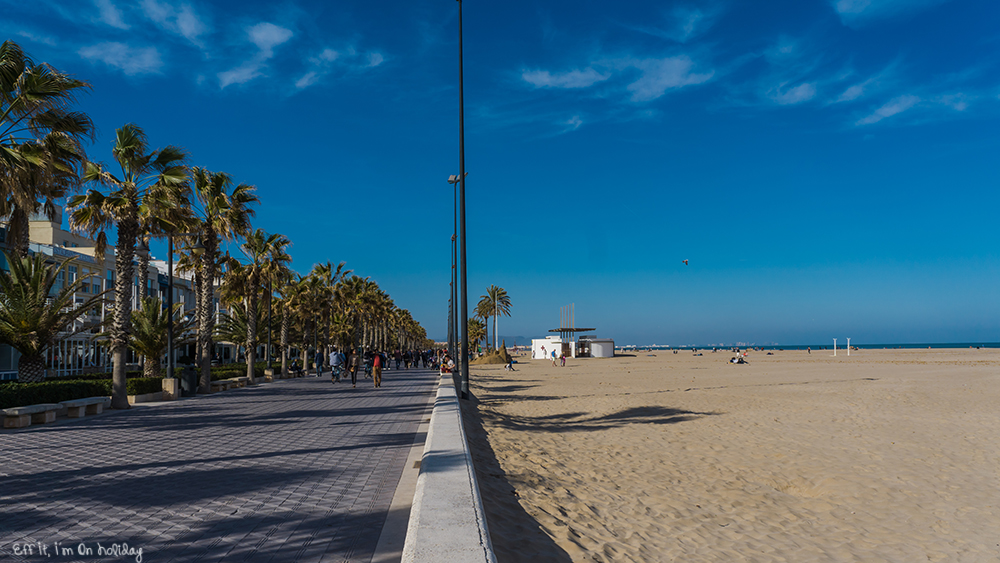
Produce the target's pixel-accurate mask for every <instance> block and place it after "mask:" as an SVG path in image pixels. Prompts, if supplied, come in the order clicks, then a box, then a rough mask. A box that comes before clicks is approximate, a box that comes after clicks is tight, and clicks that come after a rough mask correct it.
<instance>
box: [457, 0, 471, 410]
mask: <svg viewBox="0 0 1000 563" xmlns="http://www.w3.org/2000/svg"><path fill="white" fill-rule="evenodd" d="M462 72H463V69H462V0H458V178H459V182H460V184H461V187H460V188H459V190H458V192H459V199H458V207H459V213H460V216H459V225H460V234H459V237H460V238H461V245H462V259H461V268H462V297H461V300H462V301H461V303H462V315H461V317H460V318H459V322H461V323H462V325H461V329H462V333H461V334H462V358H461V366H462V398H463V399H466V400H468V398H469V291H468V272H467V270H466V261H465V258H466V238H465V91H464V82H463V76H462Z"/></svg>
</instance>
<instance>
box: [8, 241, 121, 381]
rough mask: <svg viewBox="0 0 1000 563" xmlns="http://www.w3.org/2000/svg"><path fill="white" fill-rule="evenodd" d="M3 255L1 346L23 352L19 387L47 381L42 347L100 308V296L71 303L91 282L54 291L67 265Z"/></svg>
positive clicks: (36, 257) (41, 256)
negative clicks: (4, 267)
mask: <svg viewBox="0 0 1000 563" xmlns="http://www.w3.org/2000/svg"><path fill="white" fill-rule="evenodd" d="M4 255H5V256H6V258H7V263H8V267H9V268H10V272H9V273H8V272H5V271H3V270H0V342H2V343H4V344H9V345H10V346H11V347H12V348H14V349H15V350H17V351H18V352H20V353H21V359H20V361H19V362H18V366H17V378H18V380H19V381H20V382H22V383H31V382H36V381H41V380H42V379H44V378H45V375H44V374H45V357H44V355H43V352H44V350H45V348H47V347H49V346H51V345H52V344H53V343H54V342H55V341H56V337H57V335H59V333H61V332H65V331H66V330H67V329H68V328H70V327H72V326H73V325H74V324H75V323H76V321H77V320H78V319H80V317H82V316H84V315H86V314H87V313H88V312H89V311H91V310H92V309H94V308H95V307H96V306H99V305H100V304H101V302H102V301H103V300H104V293H98V294H97V295H93V296H91V297H90V299H87V300H86V301H84V302H83V303H79V304H77V303H74V299H75V294H76V292H78V291H80V290H81V289H82V287H83V284H84V283H90V282H89V280H85V279H84V278H82V277H81V278H78V279H77V280H75V281H73V282H70V283H67V284H66V285H65V286H63V287H62V288H61V289H58V290H57V289H56V281H57V278H59V277H61V276H62V273H63V270H64V269H65V268H66V267H67V266H68V265H69V264H70V262H71V261H70V260H67V261H65V262H63V263H62V264H52V265H46V264H45V262H44V256H43V255H41V254H36V255H35V256H33V257H29V258H20V257H17V256H13V255H10V254H8V253H6V252H5V253H4ZM105 293H106V292H105ZM89 328H91V327H89V326H87V327H84V329H82V330H86V329H89Z"/></svg>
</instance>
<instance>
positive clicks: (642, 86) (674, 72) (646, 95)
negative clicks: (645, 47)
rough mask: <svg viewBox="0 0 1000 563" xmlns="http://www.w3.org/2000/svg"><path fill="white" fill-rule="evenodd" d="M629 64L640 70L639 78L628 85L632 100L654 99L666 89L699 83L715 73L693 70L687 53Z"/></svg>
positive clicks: (692, 64) (646, 100)
mask: <svg viewBox="0 0 1000 563" xmlns="http://www.w3.org/2000/svg"><path fill="white" fill-rule="evenodd" d="M630 66H633V67H635V68H637V69H639V70H641V71H642V76H641V77H640V78H639V80H636V81H635V82H633V83H631V84H629V85H628V91H629V92H632V101H633V102H648V101H651V100H655V99H657V98H659V97H660V96H662V95H664V94H665V93H666V92H667V90H673V89H675V88H682V87H684V86H690V85H692V84H701V83H703V82H707V81H708V80H710V79H711V78H712V76H713V75H714V74H715V72H714V71H708V72H702V73H696V72H694V62H693V61H692V60H691V58H690V57H688V56H687V55H680V56H676V57H666V58H662V59H643V60H637V61H631V62H630Z"/></svg>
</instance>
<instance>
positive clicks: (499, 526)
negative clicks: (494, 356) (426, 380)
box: [460, 395, 572, 563]
mask: <svg viewBox="0 0 1000 563" xmlns="http://www.w3.org/2000/svg"><path fill="white" fill-rule="evenodd" d="M460 403H461V405H462V422H463V424H464V426H465V434H466V439H467V440H468V441H469V447H470V449H471V450H472V459H473V462H474V463H475V465H476V479H477V480H478V481H479V490H480V493H481V494H482V497H483V508H484V509H485V510H486V522H487V525H488V527H489V531H490V539H491V540H492V542H493V550H494V552H495V553H496V557H497V562H498V563H519V562H521V561H537V562H544V563H571V562H572V559H571V558H570V556H569V554H568V553H566V551H565V550H563V549H562V548H561V547H559V545H558V544H556V543H555V541H553V540H552V538H551V537H549V535H548V534H546V533H545V532H544V531H543V530H542V527H541V526H540V525H539V524H538V521H537V520H535V519H534V518H533V517H532V516H531V515H530V514H528V513H527V512H525V511H524V508H522V507H521V505H520V504H519V503H518V502H517V495H516V493H515V491H514V487H512V486H511V485H510V482H509V481H508V480H507V475H506V474H505V473H504V471H503V469H502V468H501V467H500V462H499V461H497V458H496V455H495V454H494V453H493V448H492V447H491V446H490V443H489V440H488V439H487V438H486V431H485V430H484V429H483V421H482V418H481V416H480V412H479V400H478V399H477V398H476V397H475V396H474V395H473V396H471V398H470V400H468V401H460Z"/></svg>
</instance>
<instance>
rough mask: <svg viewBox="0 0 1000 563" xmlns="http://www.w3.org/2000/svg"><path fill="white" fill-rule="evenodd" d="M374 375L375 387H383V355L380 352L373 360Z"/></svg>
mask: <svg viewBox="0 0 1000 563" xmlns="http://www.w3.org/2000/svg"><path fill="white" fill-rule="evenodd" d="M372 375H373V376H374V378H375V387H376V388H379V387H381V386H382V354H379V353H378V352H376V353H375V356H374V357H373V358H372Z"/></svg>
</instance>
